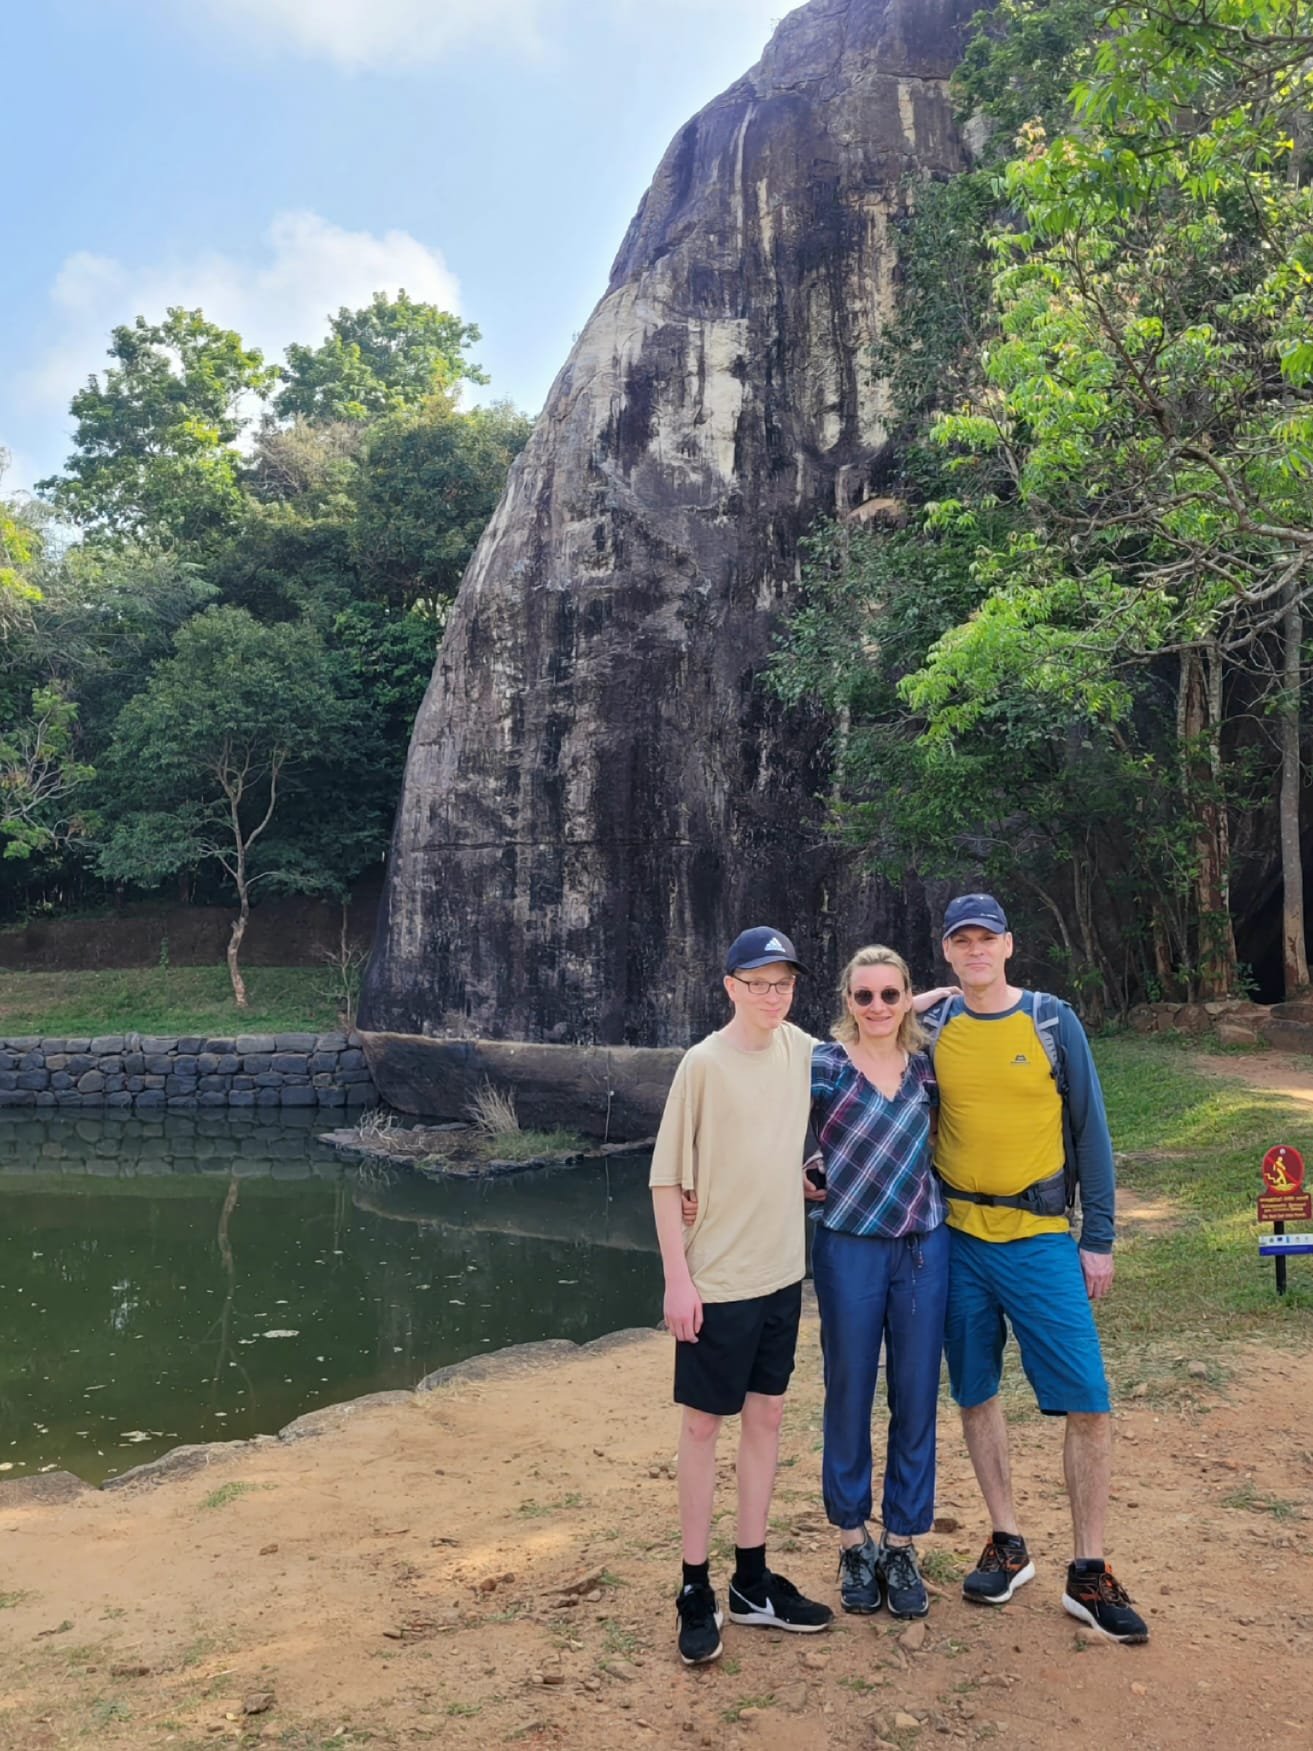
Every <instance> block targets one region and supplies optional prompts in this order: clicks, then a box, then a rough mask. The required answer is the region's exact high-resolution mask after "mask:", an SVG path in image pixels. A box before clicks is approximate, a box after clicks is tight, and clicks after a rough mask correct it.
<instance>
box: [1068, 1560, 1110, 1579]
mask: <svg viewBox="0 0 1313 1751" xmlns="http://www.w3.org/2000/svg"><path fill="white" fill-rule="evenodd" d="M1071 1566H1072V1568H1073V1569H1074V1570H1075V1572H1076V1573H1077V1574H1078V1575H1101V1574H1102V1573H1103V1569H1104V1563H1103V1558H1102V1557H1101V1556H1078V1557H1077V1558H1076V1560H1075V1562H1074V1563H1073V1564H1072V1565H1071Z"/></svg>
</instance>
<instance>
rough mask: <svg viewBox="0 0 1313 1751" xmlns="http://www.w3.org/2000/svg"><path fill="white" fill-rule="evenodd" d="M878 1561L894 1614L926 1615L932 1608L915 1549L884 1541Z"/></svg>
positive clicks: (892, 1615) (906, 1615) (893, 1615)
mask: <svg viewBox="0 0 1313 1751" xmlns="http://www.w3.org/2000/svg"><path fill="white" fill-rule="evenodd" d="M877 1560H878V1562H879V1565H880V1579H881V1580H882V1581H883V1582H884V1596H885V1601H886V1603H887V1604H888V1606H889V1615H890V1616H891V1617H924V1616H925V1614H926V1612H927V1611H929V1609H930V1595H929V1594H928V1593H927V1592H926V1590H925V1582H924V1581H923V1580H922V1579H921V1571H920V1569H919V1568H918V1567H917V1562H916V1552H915V1551H914V1550H913V1549H912V1546H911V1545H910V1544H881V1546H880V1551H879V1556H878V1559H877Z"/></svg>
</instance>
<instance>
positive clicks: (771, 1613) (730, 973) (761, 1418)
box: [649, 926, 834, 1666]
mask: <svg viewBox="0 0 1313 1751" xmlns="http://www.w3.org/2000/svg"><path fill="white" fill-rule="evenodd" d="M804 970H805V969H804V968H803V966H802V963H801V962H800V961H799V959H798V955H797V952H796V950H795V949H794V946H793V944H792V943H791V942H790V940H789V938H788V937H787V936H786V935H785V934H784V932H783V931H781V930H772V929H770V928H768V927H766V926H759V927H757V928H755V929H752V930H745V931H743V932H742V934H741V935H739V936H738V937H736V938H735V940H734V942H733V943H732V944H731V945H730V949H729V953H728V954H727V955H726V957H725V994H726V996H727V997H728V998H729V1001H730V1004H731V1006H732V1008H733V1014H732V1016H731V1017H730V1020H729V1021H728V1023H727V1024H726V1025H725V1026H724V1027H723V1028H721V1029H720V1030H719V1032H717V1033H714V1034H710V1035H708V1037H707V1038H706V1039H705V1040H702V1041H700V1042H699V1043H698V1044H697V1045H696V1046H693V1047H692V1048H691V1049H690V1050H689V1051H688V1052H686V1053H685V1055H684V1057H683V1059H682V1061H681V1063H680V1066H679V1068H678V1070H677V1071H676V1072H675V1079H674V1082H673V1083H672V1084H671V1088H670V1093H669V1095H668V1097H667V1099H666V1107H665V1112H664V1114H663V1116H662V1120H661V1128H660V1131H659V1133H658V1135H657V1141H656V1149H655V1151H654V1153H653V1156H652V1172H651V1178H650V1182H649V1183H650V1185H651V1187H652V1206H653V1210H654V1212H655V1215H656V1228H657V1238H658V1240H659V1241H660V1245H661V1262H662V1265H663V1267H664V1270H665V1279H666V1292H665V1308H664V1312H665V1322H666V1325H667V1327H668V1328H669V1330H670V1331H671V1332H672V1333H673V1334H674V1338H675V1403H676V1404H678V1405H681V1406H682V1407H683V1417H682V1421H681V1426H680V1434H679V1521H680V1530H681V1533H682V1538H683V1555H684V1578H683V1585H682V1587H681V1590H680V1593H679V1597H678V1599H677V1601H676V1604H677V1609H678V1612H679V1623H680V1627H679V1653H680V1658H681V1659H682V1660H683V1661H684V1663H685V1664H686V1665H689V1666H692V1665H699V1664H701V1663H702V1662H704V1661H707V1660H714V1659H715V1658H716V1657H717V1656H718V1655H719V1653H720V1650H721V1641H720V1626H721V1622H722V1621H723V1620H722V1615H721V1612H720V1609H719V1607H718V1605H717V1601H716V1595H715V1593H714V1592H713V1590H712V1586H711V1578H710V1573H709V1569H708V1552H709V1548H710V1541H711V1504H712V1495H713V1491H714V1488H715V1481H716V1437H717V1436H718V1434H719V1433H720V1425H721V1422H722V1420H723V1419H724V1418H725V1417H732V1416H739V1417H740V1418H741V1422H740V1428H739V1452H738V1523H737V1531H736V1534H735V1552H734V1559H735V1561H734V1575H733V1578H732V1579H731V1581H730V1585H729V1615H730V1621H731V1622H732V1623H739V1624H746V1625H749V1626H763V1627H769V1628H772V1629H786V1630H795V1631H798V1632H801V1633H803V1634H814V1633H815V1632H817V1631H818V1630H823V1629H825V1628H827V1627H828V1625H829V1624H830V1622H831V1621H832V1619H833V1617H834V1613H833V1612H832V1611H831V1610H830V1608H829V1606H828V1605H820V1604H817V1603H815V1602H813V1601H812V1600H810V1599H805V1598H803V1596H802V1594H801V1593H800V1592H799V1591H798V1589H797V1588H796V1587H795V1586H794V1585H793V1584H792V1582H790V1581H787V1580H786V1579H785V1578H784V1576H783V1575H777V1574H774V1573H772V1572H771V1570H770V1569H769V1568H768V1567H767V1566H766V1523H767V1519H768V1517H769V1514H770V1500H771V1491H772V1489H773V1487H774V1483H775V1469H776V1464H777V1461H778V1457H779V1440H780V1419H781V1416H782V1414H783V1410H784V1394H785V1391H786V1390H787V1388H788V1384H789V1377H790V1375H791V1374H792V1373H793V1358H794V1351H795V1349H796V1347H797V1340H798V1319H799V1314H800V1312H801V1308H802V1279H803V1273H804V1270H805V1268H806V1265H805V1252H804V1236H803V1212H802V1183H801V1174H800V1171H799V1166H800V1163H801V1161H802V1159H803V1155H804V1148H803V1144H804V1140H805V1138H806V1133H807V1120H808V1115H809V1109H810V1105H811V1057H812V1045H813V1043H814V1042H813V1041H812V1038H811V1036H810V1034H806V1033H803V1031H802V1030H801V1029H800V1028H796V1027H793V1026H792V1025H791V1024H790V1023H789V1021H788V1019H787V1017H788V1013H789V1007H790V1005H791V1004H792V1002H793V992H794V986H795V984H796V982H797V979H798V975H799V974H800V973H802V972H803V971H804ZM686 1192H687V1193H694V1194H696V1206H695V1209H696V1213H695V1215H694V1216H693V1219H692V1222H691V1225H688V1226H686V1224H685V1218H684V1203H683V1197H684V1194H685V1193H686Z"/></svg>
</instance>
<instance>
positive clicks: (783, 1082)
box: [648, 1022, 816, 1301]
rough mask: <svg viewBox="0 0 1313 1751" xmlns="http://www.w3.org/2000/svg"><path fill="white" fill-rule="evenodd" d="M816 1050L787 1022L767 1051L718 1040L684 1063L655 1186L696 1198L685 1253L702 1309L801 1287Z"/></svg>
mask: <svg viewBox="0 0 1313 1751" xmlns="http://www.w3.org/2000/svg"><path fill="white" fill-rule="evenodd" d="M815 1043H816V1042H815V1041H814V1040H813V1039H812V1037H811V1035H810V1034H806V1033H804V1032H803V1031H802V1029H801V1028H796V1027H794V1026H793V1025H792V1024H791V1023H789V1022H785V1023H784V1025H783V1026H782V1027H781V1028H779V1030H778V1031H777V1032H776V1033H775V1034H774V1035H773V1036H772V1038H771V1042H770V1045H769V1046H768V1047H767V1048H766V1049H765V1051H763V1052H745V1051H743V1050H742V1049H741V1048H739V1047H737V1046H733V1045H731V1044H730V1043H729V1041H728V1040H727V1039H726V1038H725V1036H724V1034H722V1033H715V1034H710V1035H708V1037H707V1038H706V1039H705V1040H700V1041H699V1042H698V1044H697V1045H696V1046H693V1047H691V1048H690V1049H689V1050H688V1051H687V1052H686V1053H685V1054H684V1056H683V1058H682V1059H681V1060H680V1064H679V1068H678V1070H676V1072H675V1080H674V1081H673V1082H672V1083H671V1085H670V1093H669V1095H668V1096H667V1097H666V1108H665V1112H664V1113H663V1114H662V1116H661V1129H660V1130H659V1132H658V1133H657V1140H656V1148H655V1150H654V1151H653V1154H652V1172H651V1174H650V1176H649V1179H648V1184H649V1185H653V1186H683V1187H684V1188H685V1189H686V1190H690V1191H696V1192H697V1195H698V1216H697V1221H696V1222H695V1223H694V1224H693V1226H692V1228H688V1229H685V1231H684V1252H685V1255H686V1257H687V1259H688V1268H689V1274H690V1275H691V1277H692V1278H693V1286H694V1288H695V1289H696V1290H697V1292H698V1294H699V1295H700V1296H701V1297H702V1299H703V1300H704V1301H746V1300H747V1299H748V1297H749V1296H753V1295H769V1294H771V1293H772V1292H773V1291H774V1290H776V1289H784V1288H787V1286H788V1285H789V1284H790V1283H798V1282H801V1280H802V1277H803V1274H804V1271H805V1269H806V1251H805V1239H804V1227H803V1197H802V1156H803V1144H804V1141H805V1139H806V1135H807V1119H808V1116H809V1114H810V1110H811V1061H812V1047H813V1045H815Z"/></svg>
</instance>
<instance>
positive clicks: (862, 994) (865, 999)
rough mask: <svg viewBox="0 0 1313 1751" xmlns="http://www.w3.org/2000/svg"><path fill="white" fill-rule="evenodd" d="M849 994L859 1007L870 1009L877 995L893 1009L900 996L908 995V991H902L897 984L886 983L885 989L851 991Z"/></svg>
mask: <svg viewBox="0 0 1313 1751" xmlns="http://www.w3.org/2000/svg"><path fill="white" fill-rule="evenodd" d="M848 995H849V996H850V997H851V998H852V1000H853V1002H854V1003H855V1004H856V1005H857V1007H858V1009H869V1008H870V1006H871V1004H873V1003H874V1002H875V1000H876V998H877V997H878V998H879V999H880V1001H881V1003H883V1004H885V1005H886V1007H887V1008H889V1009H892V1008H893V1006H894V1004H895V1003H897V1002H898V1001H899V1000H900V998H902V997H904V996H906V993H905V992H903V991H900V990H899V988H898V986H897V985H886V986H885V988H884V990H883V991H850V992H849V993H848Z"/></svg>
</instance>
